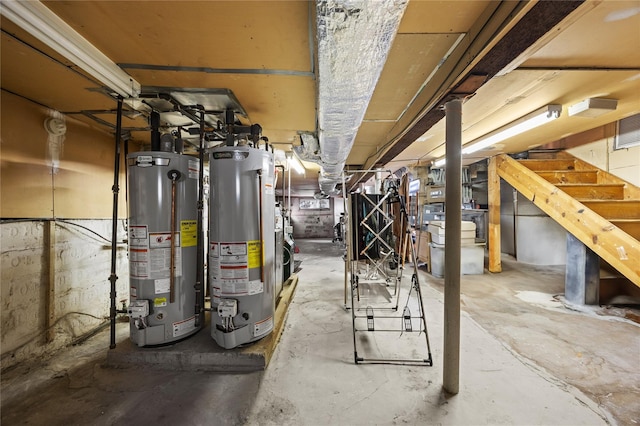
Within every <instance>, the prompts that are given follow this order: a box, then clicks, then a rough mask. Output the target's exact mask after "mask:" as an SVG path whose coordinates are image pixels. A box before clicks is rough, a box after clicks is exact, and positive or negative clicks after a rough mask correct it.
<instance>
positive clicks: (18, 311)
mask: <svg viewBox="0 0 640 426" xmlns="http://www.w3.org/2000/svg"><path fill="white" fill-rule="evenodd" d="M0 101H1V109H2V115H1V116H0V119H1V126H0V131H1V133H0V135H1V140H2V143H1V144H0V157H1V158H2V162H1V163H0V173H1V174H2V180H1V181H0V216H1V218H2V222H1V223H0V232H1V237H2V240H1V242H0V250H1V253H0V254H1V268H2V269H1V286H0V303H1V305H2V309H1V314H0V319H1V326H2V329H1V332H0V333H1V337H0V344H1V361H2V362H1V367H2V368H3V369H4V368H7V367H10V366H12V365H14V364H17V363H19V362H21V361H24V360H29V359H32V358H34V357H35V356H38V355H41V354H45V353H48V352H51V351H54V350H56V349H58V348H61V347H62V346H64V345H67V344H68V343H69V342H71V341H72V340H74V339H76V338H78V337H79V336H82V335H84V334H86V333H90V332H92V331H93V330H95V328H96V327H98V326H99V325H100V324H103V323H104V321H105V317H107V316H108V314H109V292H110V284H109V281H107V280H108V278H109V275H110V267H111V266H110V265H111V260H110V254H111V253H110V244H111V243H110V241H108V240H110V239H111V216H112V210H113V192H112V185H113V163H114V152H115V147H114V137H113V136H112V135H109V134H107V133H105V132H104V131H101V130H97V129H95V128H93V127H92V126H91V125H89V124H86V123H83V122H80V121H77V120H74V119H73V118H70V117H67V118H66V125H67V133H66V135H65V138H64V142H63V147H62V150H61V151H60V155H59V163H58V164H57V168H54V164H53V163H52V161H51V160H52V156H51V155H50V151H49V148H48V134H47V132H46V131H45V128H44V120H45V119H46V118H47V117H49V116H51V114H52V112H51V111H49V110H48V109H47V108H44V107H42V106H40V105H36V104H33V103H31V102H29V101H27V100H25V99H22V98H20V97H17V96H14V95H12V94H10V93H7V92H2V97H1V99H0ZM114 107H115V101H114ZM137 148H138V147H137V146H134V145H133V144H131V147H130V149H131V150H132V151H133V150H134V149H137ZM121 160H122V165H124V154H122V157H121ZM121 171H122V174H121V175H120V176H121V177H120V196H119V200H120V202H119V217H120V219H121V220H120V221H119V223H118V228H119V235H118V240H122V239H123V237H124V235H125V231H124V225H123V223H122V220H123V219H124V218H125V217H126V211H127V207H126V204H125V188H126V186H125V181H124V176H125V175H124V166H122V167H121ZM51 224H52V225H51ZM83 227H84V228H83ZM85 228H87V229H85ZM50 233H52V234H53V237H54V238H53V240H52V239H50V237H51V235H50ZM50 241H55V244H54V245H53V249H52V250H50V244H49V242H50ZM117 261H118V270H117V275H118V277H119V279H118V299H125V300H126V299H128V281H129V280H128V263H127V257H126V248H125V247H124V246H123V247H121V248H119V249H118V256H117ZM120 306H121V304H120ZM50 325H51V327H50ZM107 344H108V342H105V345H107Z"/></svg>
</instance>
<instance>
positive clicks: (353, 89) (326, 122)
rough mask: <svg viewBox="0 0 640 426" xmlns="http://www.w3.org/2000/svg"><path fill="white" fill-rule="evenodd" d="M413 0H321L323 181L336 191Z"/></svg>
mask: <svg viewBox="0 0 640 426" xmlns="http://www.w3.org/2000/svg"><path fill="white" fill-rule="evenodd" d="M407 1H408V0H377V1H371V0H352V1H349V0H318V1H317V4H316V7H317V18H316V23H317V36H318V140H319V145H320V163H319V164H320V165H321V166H322V170H321V172H320V178H319V185H320V190H321V191H322V192H323V193H324V194H333V193H335V188H336V185H337V184H338V183H339V182H340V181H341V177H340V175H341V173H342V171H343V169H344V166H345V163H346V161H347V157H348V155H349V152H350V151H351V148H352V147H353V142H354V140H355V137H356V134H357V132H358V128H359V127H360V124H361V123H362V119H363V118H364V114H365V112H366V111H367V106H368V105H369V101H370V100H371V96H372V95H373V91H374V89H375V87H376V84H377V82H378V78H379V77H380V73H381V72H382V68H383V67H384V64H385V62H386V59H387V55H388V53H389V49H390V48H391V44H392V42H393V39H394V37H395V34H396V32H397V30H398V26H399V25H400V20H401V19H402V15H403V13H404V10H405V8H406V5H407Z"/></svg>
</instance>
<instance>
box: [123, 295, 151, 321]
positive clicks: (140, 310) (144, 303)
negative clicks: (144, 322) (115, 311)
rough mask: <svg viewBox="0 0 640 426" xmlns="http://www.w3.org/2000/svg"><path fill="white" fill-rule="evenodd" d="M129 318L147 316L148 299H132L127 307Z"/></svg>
mask: <svg viewBox="0 0 640 426" xmlns="http://www.w3.org/2000/svg"><path fill="white" fill-rule="evenodd" d="M128 313H129V317H130V318H134V319H135V318H144V317H147V316H149V301H148V300H134V301H133V302H131V304H130V305H129V309H128Z"/></svg>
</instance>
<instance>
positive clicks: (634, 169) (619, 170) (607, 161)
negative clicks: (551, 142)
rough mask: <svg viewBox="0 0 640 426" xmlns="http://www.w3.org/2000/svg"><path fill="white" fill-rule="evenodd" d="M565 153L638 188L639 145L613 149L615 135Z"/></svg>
mask: <svg viewBox="0 0 640 426" xmlns="http://www.w3.org/2000/svg"><path fill="white" fill-rule="evenodd" d="M639 142H640V141H639ZM567 152H569V153H570V154H571V155H574V156H576V157H578V158H579V159H581V160H583V161H586V162H587V163H590V164H593V165H594V166H596V167H598V168H600V169H602V170H605V171H607V172H609V173H611V174H613V175H616V176H617V177H619V178H620V179H624V180H626V181H627V182H629V183H632V184H633V185H635V186H640V145H636V146H633V147H630V148H622V149H615V135H609V136H607V137H605V138H603V139H600V140H597V141H595V142H590V143H587V144H585V145H581V146H578V147H575V148H571V149H568V150H567Z"/></svg>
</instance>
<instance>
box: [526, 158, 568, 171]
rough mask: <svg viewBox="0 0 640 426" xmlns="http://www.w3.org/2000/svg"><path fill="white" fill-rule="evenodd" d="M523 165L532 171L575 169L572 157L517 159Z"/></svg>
mask: <svg viewBox="0 0 640 426" xmlns="http://www.w3.org/2000/svg"><path fill="white" fill-rule="evenodd" d="M518 162H519V163H521V164H522V165H523V166H525V167H527V168H528V169H530V170H533V171H539V170H540V171H554V170H575V168H576V165H575V161H574V160H573V159H541V160H518Z"/></svg>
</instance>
